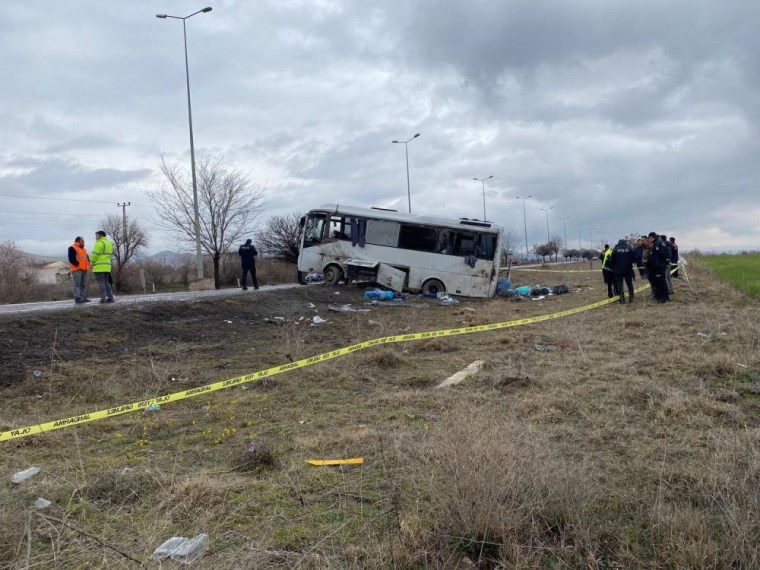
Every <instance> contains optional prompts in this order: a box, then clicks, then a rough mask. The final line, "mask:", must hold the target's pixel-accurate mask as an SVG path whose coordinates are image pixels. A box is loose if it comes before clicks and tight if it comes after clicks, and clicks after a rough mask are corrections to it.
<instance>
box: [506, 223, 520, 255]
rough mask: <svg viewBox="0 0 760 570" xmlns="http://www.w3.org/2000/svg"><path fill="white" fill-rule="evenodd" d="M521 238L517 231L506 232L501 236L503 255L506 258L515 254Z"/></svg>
mask: <svg viewBox="0 0 760 570" xmlns="http://www.w3.org/2000/svg"><path fill="white" fill-rule="evenodd" d="M519 239H520V237H519V236H518V234H517V232H516V231H515V230H506V229H505V230H504V231H503V232H502V234H501V254H502V255H503V256H505V257H508V256H510V255H514V254H515V250H516V249H517V248H518V241H519Z"/></svg>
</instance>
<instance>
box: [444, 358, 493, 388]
mask: <svg viewBox="0 0 760 570" xmlns="http://www.w3.org/2000/svg"><path fill="white" fill-rule="evenodd" d="M484 364H485V360H476V361H475V362H473V363H472V364H470V365H469V366H467V368H465V369H464V370H460V371H459V372H457V373H456V374H454V375H452V376H449V377H448V378H446V380H444V381H443V382H441V383H440V384H438V386H436V388H445V387H446V386H453V385H454V384H459V383H460V382H463V381H464V380H466V379H467V378H469V377H470V376H474V375H475V374H477V373H478V372H480V369H481V368H483V365H484Z"/></svg>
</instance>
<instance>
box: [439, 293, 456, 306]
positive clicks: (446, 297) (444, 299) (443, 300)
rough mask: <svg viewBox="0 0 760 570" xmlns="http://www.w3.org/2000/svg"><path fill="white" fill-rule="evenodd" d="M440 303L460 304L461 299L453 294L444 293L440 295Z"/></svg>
mask: <svg viewBox="0 0 760 570" xmlns="http://www.w3.org/2000/svg"><path fill="white" fill-rule="evenodd" d="M438 304H439V305H458V304H459V299H455V298H454V297H452V296H451V295H443V296H442V297H438Z"/></svg>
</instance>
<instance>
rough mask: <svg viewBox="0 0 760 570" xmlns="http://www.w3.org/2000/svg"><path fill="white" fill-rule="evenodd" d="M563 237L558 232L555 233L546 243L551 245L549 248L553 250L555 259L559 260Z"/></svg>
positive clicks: (552, 253)
mask: <svg viewBox="0 0 760 570" xmlns="http://www.w3.org/2000/svg"><path fill="white" fill-rule="evenodd" d="M562 243H563V242H562V238H561V237H560V236H558V235H557V234H555V235H553V236H552V238H551V239H550V240H549V241H548V242H547V243H546V245H547V246H548V247H549V250H550V251H551V254H550V255H554V261H555V262H556V261H559V259H558V258H559V252H560V250H561V249H562Z"/></svg>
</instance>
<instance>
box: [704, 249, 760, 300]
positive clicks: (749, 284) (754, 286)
mask: <svg viewBox="0 0 760 570" xmlns="http://www.w3.org/2000/svg"><path fill="white" fill-rule="evenodd" d="M698 259H699V262H700V263H704V264H705V265H706V266H707V267H709V268H710V270H711V271H713V272H714V273H715V274H716V275H718V276H719V277H721V278H722V279H725V280H726V281H728V282H729V283H732V284H733V285H735V286H736V287H738V288H739V289H741V290H742V291H746V292H748V293H750V294H752V295H756V296H760V253H748V254H744V255H702V256H699V258H698Z"/></svg>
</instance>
